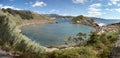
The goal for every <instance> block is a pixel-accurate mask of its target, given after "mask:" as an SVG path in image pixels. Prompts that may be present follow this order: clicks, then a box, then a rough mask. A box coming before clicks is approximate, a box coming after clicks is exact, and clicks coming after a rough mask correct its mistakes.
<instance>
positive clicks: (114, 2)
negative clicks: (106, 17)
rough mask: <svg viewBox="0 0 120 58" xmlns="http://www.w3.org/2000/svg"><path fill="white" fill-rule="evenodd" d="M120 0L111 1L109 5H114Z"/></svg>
mask: <svg viewBox="0 0 120 58" xmlns="http://www.w3.org/2000/svg"><path fill="white" fill-rule="evenodd" d="M119 1H120V0H111V3H112V4H114V5H116V4H117V3H118V2H119Z"/></svg>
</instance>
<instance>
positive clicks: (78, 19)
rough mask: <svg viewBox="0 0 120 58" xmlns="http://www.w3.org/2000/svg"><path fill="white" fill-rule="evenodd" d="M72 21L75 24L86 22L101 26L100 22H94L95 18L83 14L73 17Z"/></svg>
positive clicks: (86, 23)
mask: <svg viewBox="0 0 120 58" xmlns="http://www.w3.org/2000/svg"><path fill="white" fill-rule="evenodd" d="M72 23H73V24H84V25H88V26H92V27H95V28H98V27H99V25H98V24H96V23H94V20H93V19H90V18H87V17H85V16H82V15H80V16H77V17H75V18H73V19H72Z"/></svg>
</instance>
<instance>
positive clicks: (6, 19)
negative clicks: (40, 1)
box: [0, 9, 46, 58]
mask: <svg viewBox="0 0 120 58" xmlns="http://www.w3.org/2000/svg"><path fill="white" fill-rule="evenodd" d="M17 12H18V13H19V14H18V13H17ZM27 12H29V11H21V10H12V9H11V10H8V9H2V10H0V48H2V49H3V50H6V51H15V53H17V52H18V54H25V55H26V54H31V55H36V56H35V57H34V58H37V57H38V56H40V55H41V53H45V52H46V50H45V47H43V46H41V45H40V44H38V43H36V42H34V41H32V40H31V39H29V38H27V37H26V36H25V35H23V34H22V33H20V32H18V31H19V30H18V29H16V26H17V25H19V24H21V23H22V22H23V17H21V16H24V18H25V19H31V18H29V15H28V17H27ZM24 13H26V14H24ZM28 14H29V13H28ZM30 15H31V14H30ZM32 15H33V16H35V17H36V16H37V17H36V18H37V19H39V18H40V19H45V20H46V17H43V16H41V15H39V14H36V13H34V14H32ZM11 53H12V52H11Z"/></svg>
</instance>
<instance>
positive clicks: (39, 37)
mask: <svg viewBox="0 0 120 58" xmlns="http://www.w3.org/2000/svg"><path fill="white" fill-rule="evenodd" d="M57 22H59V23H58V24H42V25H39V24H38V25H28V26H23V27H22V33H23V34H24V35H26V36H27V37H29V38H30V39H32V40H33V41H35V42H38V43H40V44H41V45H43V46H57V45H64V43H65V41H66V40H67V39H68V38H69V37H70V36H72V37H75V36H76V34H78V33H79V32H82V33H85V34H89V33H90V32H91V31H93V30H94V28H92V27H90V26H86V25H82V24H70V23H68V22H70V21H68V20H67V21H66V20H65V22H64V20H62V21H60V20H59V21H57Z"/></svg>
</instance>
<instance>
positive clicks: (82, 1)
mask: <svg viewBox="0 0 120 58" xmlns="http://www.w3.org/2000/svg"><path fill="white" fill-rule="evenodd" d="M72 1H73V3H76V4H78V3H84V2H86V0H72Z"/></svg>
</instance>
